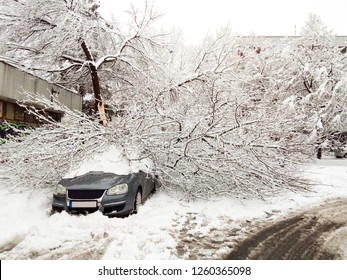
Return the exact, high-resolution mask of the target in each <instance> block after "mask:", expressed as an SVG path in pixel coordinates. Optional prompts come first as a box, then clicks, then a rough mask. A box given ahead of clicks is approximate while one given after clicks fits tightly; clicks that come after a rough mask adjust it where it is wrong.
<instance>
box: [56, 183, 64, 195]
mask: <svg viewBox="0 0 347 280" xmlns="http://www.w3.org/2000/svg"><path fill="white" fill-rule="evenodd" d="M54 194H55V195H65V194H66V189H65V188H64V187H63V186H62V185H60V184H58V185H57V186H56V187H55V190H54Z"/></svg>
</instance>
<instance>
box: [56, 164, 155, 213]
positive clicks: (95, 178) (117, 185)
mask: <svg viewBox="0 0 347 280" xmlns="http://www.w3.org/2000/svg"><path fill="white" fill-rule="evenodd" d="M158 187H159V180H158V177H157V176H156V175H155V176H153V175H151V174H149V173H146V172H143V171H141V170H140V171H138V172H136V173H130V174H127V175H117V174H114V173H105V172H101V171H93V172H88V173H86V174H84V175H80V176H76V177H73V178H64V179H62V180H61V181H60V182H59V183H58V184H57V186H56V188H55V190H54V193H53V202H52V211H53V212H57V211H67V212H69V213H91V212H95V211H100V212H102V213H103V214H104V215H107V216H109V217H126V216H128V215H130V214H136V213H137V212H138V210H139V207H140V205H141V204H142V203H143V202H144V201H145V200H146V199H147V198H148V197H149V196H150V195H151V194H152V193H154V192H155V190H156V188H158Z"/></svg>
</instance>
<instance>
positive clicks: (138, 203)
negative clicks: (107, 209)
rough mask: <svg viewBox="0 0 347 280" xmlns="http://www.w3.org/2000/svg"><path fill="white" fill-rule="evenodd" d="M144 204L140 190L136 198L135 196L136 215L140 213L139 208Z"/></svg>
mask: <svg viewBox="0 0 347 280" xmlns="http://www.w3.org/2000/svg"><path fill="white" fill-rule="evenodd" d="M141 204H142V194H141V191H140V190H137V193H136V196H135V202H134V211H133V213H134V214H137V213H138V212H139V208H140V206H141Z"/></svg>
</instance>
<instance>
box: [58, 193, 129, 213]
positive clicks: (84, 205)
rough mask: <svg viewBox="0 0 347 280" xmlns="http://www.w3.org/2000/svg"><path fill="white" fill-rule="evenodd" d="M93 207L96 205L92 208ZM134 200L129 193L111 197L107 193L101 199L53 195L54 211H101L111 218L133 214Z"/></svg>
mask: <svg viewBox="0 0 347 280" xmlns="http://www.w3.org/2000/svg"><path fill="white" fill-rule="evenodd" d="M91 205H94V206H92V207H90V206H91ZM133 208H134V198H132V196H131V195H130V194H129V193H126V194H123V195H115V196H109V195H106V191H105V192H104V194H103V195H102V196H101V197H100V198H95V199H72V198H69V197H68V195H67V194H66V195H55V194H54V195H53V202H52V210H53V211H67V212H69V213H91V212H95V211H100V212H101V213H103V214H104V215H107V216H109V217H122V216H127V215H129V214H131V213H132V212H133Z"/></svg>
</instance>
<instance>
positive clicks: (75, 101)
mask: <svg viewBox="0 0 347 280" xmlns="http://www.w3.org/2000/svg"><path fill="white" fill-rule="evenodd" d="M24 91H29V92H33V93H37V94H40V95H44V96H45V97H47V98H48V99H51V97H52V95H54V97H55V98H57V99H58V100H59V101H60V102H61V103H63V104H64V105H66V106H67V107H68V108H70V109H75V110H82V97H81V96H80V95H79V94H77V93H74V92H72V91H70V90H68V89H65V88H63V87H60V86H58V85H55V84H51V83H49V82H47V81H45V80H42V79H39V78H37V77H35V76H33V75H31V74H29V73H26V72H24V71H21V70H19V69H17V68H15V67H13V66H11V65H9V64H6V63H4V62H1V61H0V98H1V99H5V100H18V101H23V99H24V96H23V95H22V93H23V92H24Z"/></svg>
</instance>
